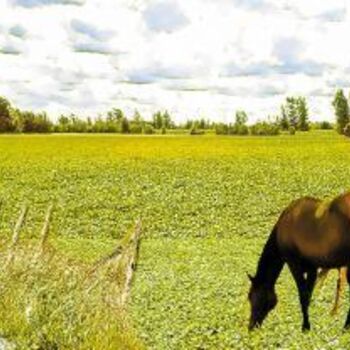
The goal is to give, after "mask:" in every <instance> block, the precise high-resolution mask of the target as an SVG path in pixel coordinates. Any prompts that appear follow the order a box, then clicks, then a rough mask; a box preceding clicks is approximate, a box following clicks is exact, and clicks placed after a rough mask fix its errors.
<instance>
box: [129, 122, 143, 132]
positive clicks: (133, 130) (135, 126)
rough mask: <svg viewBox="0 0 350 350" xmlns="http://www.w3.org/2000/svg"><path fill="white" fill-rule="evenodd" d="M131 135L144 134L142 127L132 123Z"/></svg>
mask: <svg viewBox="0 0 350 350" xmlns="http://www.w3.org/2000/svg"><path fill="white" fill-rule="evenodd" d="M130 133H131V134H142V125H141V124H139V123H130Z"/></svg>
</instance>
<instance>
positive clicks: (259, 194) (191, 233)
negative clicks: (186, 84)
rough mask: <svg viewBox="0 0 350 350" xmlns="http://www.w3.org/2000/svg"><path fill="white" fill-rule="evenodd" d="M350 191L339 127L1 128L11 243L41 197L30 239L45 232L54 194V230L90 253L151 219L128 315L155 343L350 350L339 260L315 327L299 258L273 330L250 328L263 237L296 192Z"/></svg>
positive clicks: (69, 250)
mask: <svg viewBox="0 0 350 350" xmlns="http://www.w3.org/2000/svg"><path fill="white" fill-rule="evenodd" d="M349 189H350V142H349V139H346V138H344V137H342V136H339V135H337V134H336V133H335V132H333V131H327V132H310V133H304V134H303V133H297V135H295V136H289V135H281V136H277V137H218V136H180V135H167V136H115V135H42V136H37V135H33V136H30V135H29V136H28V135H14V136H1V137H0V200H1V201H2V202H3V206H2V209H1V211H0V232H1V237H0V238H1V242H2V245H4V244H5V245H6V244H7V241H8V240H9V238H10V235H11V232H12V229H13V226H14V224H15V222H16V219H17V217H18V213H19V211H20V208H21V206H22V205H23V203H27V204H28V205H29V208H30V209H29V213H28V217H27V221H26V224H25V226H24V228H23V231H22V232H21V235H22V237H23V239H24V240H26V239H27V240H32V239H33V238H35V237H38V235H39V233H40V228H41V225H42V222H43V217H44V215H45V210H46V208H47V206H48V203H50V202H51V201H53V202H54V204H55V211H54V216H53V221H52V232H51V240H52V242H53V244H54V246H55V247H56V248H57V249H58V250H59V251H60V252H61V253H62V254H64V255H65V256H66V257H67V259H73V260H74V261H76V262H77V263H81V264H87V263H90V262H91V261H94V260H95V259H97V258H98V257H100V256H101V255H102V254H104V253H107V252H109V251H111V249H113V247H114V246H115V244H116V242H117V240H118V239H119V238H121V237H122V235H123V234H124V233H125V232H126V231H127V230H128V229H129V228H130V227H131V226H132V225H133V224H134V223H135V221H136V220H137V218H139V217H140V218H141V219H142V224H143V233H142V235H143V240H142V243H141V248H140V256H139V265H138V270H137V272H136V276H135V280H134V284H133V289H132V294H131V300H130V305H129V309H128V311H129V315H128V318H129V319H130V321H129V323H130V325H129V326H130V328H132V331H131V332H132V334H135V337H136V338H137V339H138V341H136V340H135V342H134V344H139V343H138V342H141V343H143V344H144V346H145V347H146V348H150V349H259V348H267V349H275V348H280V349H335V348H336V349H347V348H348V345H349V343H350V332H348V333H346V332H343V330H342V326H343V323H344V321H345V314H346V312H347V309H348V307H349V305H348V304H349V303H348V298H347V297H346V296H345V295H344V296H343V300H342V304H341V308H340V312H339V314H338V315H337V316H335V317H334V316H330V310H331V307H332V303H333V299H334V294H335V287H336V277H337V275H336V273H335V272H333V273H331V274H330V276H329V278H328V279H327V280H326V282H325V284H324V285H323V286H322V288H316V290H315V293H314V299H313V303H312V306H311V310H310V316H311V325H312V330H311V332H309V333H307V334H303V333H301V331H300V329H301V316H300V307H299V300H298V296H297V291H296V287H295V286H294V282H293V281H292V279H291V277H290V274H289V271H288V270H287V268H285V269H284V270H283V273H282V275H281V278H280V279H279V281H278V284H277V294H278V296H279V304H278V305H277V307H276V309H275V310H274V311H273V312H272V313H271V314H270V315H269V317H268V319H267V320H266V322H265V323H264V325H263V327H262V328H261V329H260V330H258V331H256V332H254V333H251V334H249V333H248V332H247V322H248V317H249V305H248V301H247V292H248V288H249V283H248V278H247V277H246V272H250V273H254V272H255V268H256V263H257V260H258V258H259V254H260V252H261V249H262V247H263V244H264V242H265V240H266V238H267V236H268V234H269V233H270V231H271V228H272V226H273V224H274V223H275V221H276V220H277V218H278V216H279V213H280V212H281V210H282V209H283V208H284V207H285V206H286V205H287V204H288V203H289V202H290V201H291V200H293V199H295V198H297V197H300V196H304V195H311V196H317V197H322V198H331V197H333V196H336V195H338V194H339V193H341V192H343V191H346V190H349ZM23 244H24V243H23ZM53 286H54V284H53ZM4 319H5V316H4V315H3V313H1V312H0V335H1V333H4V332H5V333H6V334H5V335H6V336H7V337H9V338H11V337H12V338H14V339H15V338H16V336H17V335H16V325H14V326H13V327H12V328H9V327H4V326H2V325H1V323H2V322H4ZM101 319H103V320H105V318H103V317H102V318H101ZM6 322H9V320H8V316H7V318H6ZM13 323H14V322H13ZM5 328H6V329H5ZM73 330H74V329H73ZM17 331H18V330H17ZM109 331H110V330H109ZM11 332H12V333H11ZM62 348H63V347H62ZM129 348H130V347H129Z"/></svg>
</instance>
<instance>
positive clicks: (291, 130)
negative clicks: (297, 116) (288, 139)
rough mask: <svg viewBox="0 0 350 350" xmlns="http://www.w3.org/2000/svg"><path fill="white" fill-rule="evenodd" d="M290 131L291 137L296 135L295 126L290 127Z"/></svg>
mask: <svg viewBox="0 0 350 350" xmlns="http://www.w3.org/2000/svg"><path fill="white" fill-rule="evenodd" d="M288 131H289V135H295V127H294V126H290V127H289V129H288Z"/></svg>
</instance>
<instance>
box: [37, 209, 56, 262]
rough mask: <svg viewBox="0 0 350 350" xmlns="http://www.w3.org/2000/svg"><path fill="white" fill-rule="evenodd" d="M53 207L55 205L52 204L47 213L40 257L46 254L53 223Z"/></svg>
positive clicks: (41, 238) (41, 235) (41, 237)
mask: <svg viewBox="0 0 350 350" xmlns="http://www.w3.org/2000/svg"><path fill="white" fill-rule="evenodd" d="M53 207H54V206H53V203H50V205H49V206H48V208H47V211H46V215H45V221H44V224H43V227H42V229H41V233H40V246H39V253H38V256H40V255H42V254H43V253H44V252H45V248H46V242H47V238H48V236H49V233H50V222H51V216H52V212H53Z"/></svg>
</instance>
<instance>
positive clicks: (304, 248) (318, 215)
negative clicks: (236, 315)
mask: <svg viewBox="0 0 350 350" xmlns="http://www.w3.org/2000/svg"><path fill="white" fill-rule="evenodd" d="M285 263H286V264H287V265H288V267H289V269H290V272H291V273H292V276H293V278H294V280H295V282H296V285H297V288H298V292H299V299H300V304H301V310H302V315H303V323H302V329H303V330H309V329H310V322H309V315H308V308H309V304H310V300H311V295H312V292H313V288H314V285H315V281H316V278H317V270H318V268H323V269H331V268H340V267H343V266H346V267H349V266H350V192H348V193H345V194H343V195H341V196H339V197H337V198H335V199H334V200H332V201H330V202H322V201H321V200H319V199H315V198H311V197H304V198H300V199H298V200H296V201H294V202H292V203H291V204H290V205H289V206H288V207H287V208H286V209H285V210H284V211H283V213H282V214H281V216H280V217H279V219H278V221H277V223H276V224H275V226H274V228H273V230H272V232H271V234H270V236H269V238H268V240H267V242H266V244H265V247H264V249H263V252H262V254H261V257H260V259H259V263H258V268H257V272H256V275H255V276H254V277H252V276H249V278H250V280H251V288H250V291H249V296H248V297H249V301H250V304H251V316H250V322H249V329H250V330H251V329H253V328H255V327H258V326H260V325H261V324H262V323H263V321H264V319H265V318H266V316H267V314H268V313H269V312H270V311H271V310H272V309H273V308H274V307H275V306H276V304H277V296H276V293H275V284H276V280H277V278H278V277H279V275H280V272H281V270H282V268H283V265H284V264H285ZM349 271H350V269H349V268H348V269H347V280H348V283H349V281H350V273H349ZM349 327H350V310H349V312H348V316H347V319H346V322H345V328H349Z"/></svg>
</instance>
